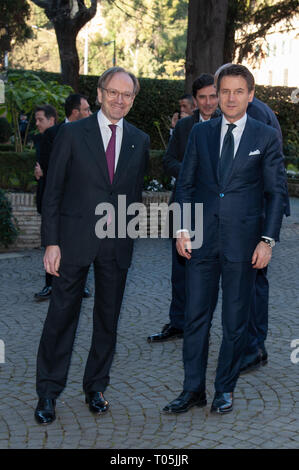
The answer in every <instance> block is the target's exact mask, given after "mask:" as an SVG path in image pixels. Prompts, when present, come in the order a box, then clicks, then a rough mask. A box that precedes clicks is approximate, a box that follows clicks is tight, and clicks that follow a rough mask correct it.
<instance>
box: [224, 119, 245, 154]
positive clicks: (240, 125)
mask: <svg viewBox="0 0 299 470" xmlns="http://www.w3.org/2000/svg"><path fill="white" fill-rule="evenodd" d="M246 121H247V114H246V113H245V114H244V116H243V117H242V118H241V119H239V121H236V122H234V124H235V126H236V127H235V128H234V129H233V131H232V134H233V137H234V158H235V156H236V153H237V150H238V147H239V144H240V140H241V137H242V134H243V131H244V129H245V125H246ZM227 124H230V122H228V120H227V119H225V117H224V116H222V122H221V134H220V152H219V155H221V150H222V146H223V141H224V137H225V134H226V133H227V130H228V126H227Z"/></svg>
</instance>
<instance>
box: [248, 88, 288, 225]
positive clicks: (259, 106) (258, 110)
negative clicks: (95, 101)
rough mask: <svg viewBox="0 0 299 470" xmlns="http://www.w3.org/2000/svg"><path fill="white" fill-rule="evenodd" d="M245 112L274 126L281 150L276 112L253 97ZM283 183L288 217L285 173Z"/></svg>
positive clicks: (279, 128) (285, 211)
mask: <svg viewBox="0 0 299 470" xmlns="http://www.w3.org/2000/svg"><path fill="white" fill-rule="evenodd" d="M247 114H248V116H251V117H252V118H254V119H256V120H257V121H261V122H264V123H265V124H268V126H271V127H274V129H277V132H278V137H279V142H280V148H281V151H283V141H282V132H281V127H280V125H279V122H278V119H277V117H276V114H275V113H274V112H273V111H272V109H271V108H269V106H268V105H267V104H266V103H264V102H263V101H261V100H259V99H258V98H256V97H254V98H253V100H252V102H251V103H249V105H248V107H247ZM285 185H286V199H285V209H284V214H285V215H286V216H287V217H288V216H290V215H291V209H290V201H289V196H288V182H287V175H285Z"/></svg>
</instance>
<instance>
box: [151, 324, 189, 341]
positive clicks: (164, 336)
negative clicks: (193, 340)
mask: <svg viewBox="0 0 299 470" xmlns="http://www.w3.org/2000/svg"><path fill="white" fill-rule="evenodd" d="M183 335H184V331H183V330H180V329H178V328H174V327H173V326H171V325H170V324H169V323H167V324H166V325H164V326H163V329H162V331H161V333H156V334H155V335H151V336H148V338H147V341H148V343H158V342H162V341H168V340H169V339H175V338H182V337H183Z"/></svg>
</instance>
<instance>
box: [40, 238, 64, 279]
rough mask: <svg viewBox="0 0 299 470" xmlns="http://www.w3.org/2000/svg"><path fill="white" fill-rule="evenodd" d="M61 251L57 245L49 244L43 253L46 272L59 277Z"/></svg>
mask: <svg viewBox="0 0 299 470" xmlns="http://www.w3.org/2000/svg"><path fill="white" fill-rule="evenodd" d="M60 260H61V253H60V248H59V246H58V245H49V246H47V248H46V251H45V255H44V267H45V270H46V271H47V273H49V274H52V275H53V276H57V277H59V274H58V270H59V266H60Z"/></svg>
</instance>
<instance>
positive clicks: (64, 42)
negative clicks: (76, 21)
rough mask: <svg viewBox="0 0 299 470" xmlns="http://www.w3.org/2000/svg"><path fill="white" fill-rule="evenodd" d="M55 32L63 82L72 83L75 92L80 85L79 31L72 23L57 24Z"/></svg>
mask: <svg viewBox="0 0 299 470" xmlns="http://www.w3.org/2000/svg"><path fill="white" fill-rule="evenodd" d="M55 33H56V37H57V43H58V47H59V56H60V63H61V74H62V80H63V83H64V84H66V85H70V86H71V87H72V88H73V89H74V90H75V92H77V91H78V87H79V67H80V64H79V57H78V52H77V47H76V38H77V31H74V27H73V26H72V25H71V24H70V25H69V26H68V27H66V25H65V24H64V25H61V24H60V23H59V24H55Z"/></svg>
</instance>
